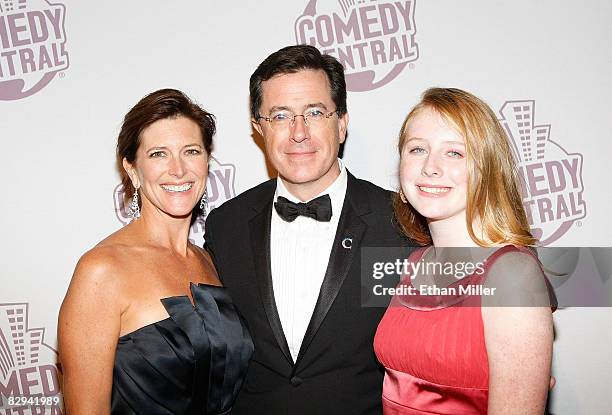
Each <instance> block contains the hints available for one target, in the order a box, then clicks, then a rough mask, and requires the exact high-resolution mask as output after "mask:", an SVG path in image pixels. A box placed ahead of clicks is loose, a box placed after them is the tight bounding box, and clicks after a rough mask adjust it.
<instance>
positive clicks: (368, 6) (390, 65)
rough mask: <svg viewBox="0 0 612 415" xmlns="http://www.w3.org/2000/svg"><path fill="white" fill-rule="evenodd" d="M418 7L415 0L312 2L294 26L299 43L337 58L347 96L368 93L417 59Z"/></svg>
mask: <svg viewBox="0 0 612 415" xmlns="http://www.w3.org/2000/svg"><path fill="white" fill-rule="evenodd" d="M415 5H416V0H408V1H406V0H404V1H386V0H368V1H366V0H309V1H308V3H307V5H306V7H305V9H304V12H303V13H302V15H301V16H300V17H298V19H297V20H296V21H295V40H296V42H297V43H298V44H308V45H312V46H316V47H317V48H318V49H319V50H320V51H321V52H322V53H324V54H328V55H332V56H334V57H335V58H337V59H338V60H339V61H340V62H341V63H342V65H343V66H344V70H345V75H346V87H347V89H348V90H349V91H370V90H373V89H376V88H379V87H381V86H383V85H386V84H388V83H389V82H391V81H392V80H393V79H395V78H396V77H397V76H398V75H399V74H400V73H401V72H402V71H403V70H404V69H405V68H406V66H407V65H408V64H409V63H410V62H414V61H416V60H417V59H418V58H419V47H418V44H417V43H416V41H415V34H416V25H415V20H414V10H415Z"/></svg>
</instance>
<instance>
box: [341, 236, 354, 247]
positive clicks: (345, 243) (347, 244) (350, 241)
mask: <svg viewBox="0 0 612 415" xmlns="http://www.w3.org/2000/svg"><path fill="white" fill-rule="evenodd" d="M352 246H353V238H344V239H343V240H342V247H343V248H344V249H351V247H352Z"/></svg>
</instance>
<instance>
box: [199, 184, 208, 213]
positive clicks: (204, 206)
mask: <svg viewBox="0 0 612 415" xmlns="http://www.w3.org/2000/svg"><path fill="white" fill-rule="evenodd" d="M200 210H201V211H202V215H203V216H206V211H207V210H208V189H204V194H203V195H202V199H200Z"/></svg>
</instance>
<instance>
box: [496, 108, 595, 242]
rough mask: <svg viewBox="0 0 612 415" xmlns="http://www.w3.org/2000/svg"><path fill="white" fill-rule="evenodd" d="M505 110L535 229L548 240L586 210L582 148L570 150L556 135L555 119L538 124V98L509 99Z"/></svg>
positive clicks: (561, 232) (523, 189)
mask: <svg viewBox="0 0 612 415" xmlns="http://www.w3.org/2000/svg"><path fill="white" fill-rule="evenodd" d="M500 114H501V115H502V118H501V119H500V121H501V123H502V125H503V126H504V128H505V129H506V131H507V133H508V134H509V135H510V137H511V138H512V139H513V140H512V141H513V144H514V150H515V153H516V156H517V160H518V163H519V176H520V179H521V182H522V184H523V186H522V191H523V195H522V196H523V204H524V206H525V211H526V212H527V218H528V219H529V224H530V226H531V230H532V233H533V234H534V236H535V237H536V238H537V239H538V240H539V241H540V243H541V244H542V245H549V244H551V243H553V242H555V241H556V240H558V239H559V238H560V237H561V236H563V235H564V234H565V233H566V232H567V231H568V230H569V229H570V228H571V227H572V225H573V224H574V223H575V222H576V221H577V220H579V219H582V218H584V217H585V216H586V204H585V201H584V199H583V190H584V187H583V182H582V154H580V153H569V152H567V151H566V150H565V149H564V148H563V147H561V146H560V145H559V144H557V143H556V142H555V141H553V140H551V138H550V135H551V126H550V125H548V124H536V121H535V101H533V100H532V101H528V100H526V101H507V102H506V103H504V105H503V106H502V107H501V109H500Z"/></svg>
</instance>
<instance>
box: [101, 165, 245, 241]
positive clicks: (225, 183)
mask: <svg viewBox="0 0 612 415" xmlns="http://www.w3.org/2000/svg"><path fill="white" fill-rule="evenodd" d="M235 179H236V166H234V165H233V164H224V163H220V162H219V161H218V160H216V159H213V158H211V160H210V163H209V168H208V181H207V184H206V190H207V192H208V212H210V211H211V210H212V209H214V208H216V207H218V206H220V205H221V204H222V203H223V202H225V201H226V200H229V199H231V198H233V197H234V196H236V190H235V187H234V183H235ZM113 197H114V200H115V214H116V216H117V219H118V220H119V222H121V223H122V224H123V225H127V224H128V223H130V221H131V220H132V218H131V216H130V213H129V205H126V203H125V198H124V191H123V185H121V184H120V185H118V186H117V187H116V188H115V191H114V196H113ZM205 221H206V216H204V215H200V216H198V217H197V218H196V219H195V221H194V222H193V224H192V225H191V230H190V232H189V239H190V240H191V242H193V243H194V244H196V245H198V246H202V245H203V243H204V223H205Z"/></svg>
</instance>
